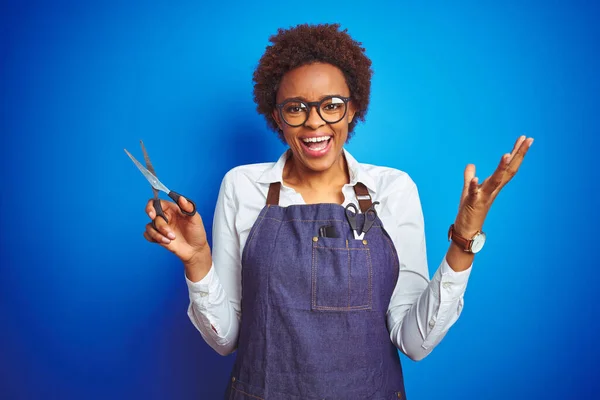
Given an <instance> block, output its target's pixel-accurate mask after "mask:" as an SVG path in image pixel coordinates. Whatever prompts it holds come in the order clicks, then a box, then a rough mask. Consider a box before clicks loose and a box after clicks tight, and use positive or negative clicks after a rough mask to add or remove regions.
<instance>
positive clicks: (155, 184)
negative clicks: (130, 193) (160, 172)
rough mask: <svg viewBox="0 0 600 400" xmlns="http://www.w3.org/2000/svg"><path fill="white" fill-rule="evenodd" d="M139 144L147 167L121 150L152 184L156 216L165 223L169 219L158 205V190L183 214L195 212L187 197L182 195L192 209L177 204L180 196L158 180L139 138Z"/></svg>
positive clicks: (194, 205) (190, 214) (193, 204)
mask: <svg viewBox="0 0 600 400" xmlns="http://www.w3.org/2000/svg"><path fill="white" fill-rule="evenodd" d="M140 144H141V145H142V152H143V153H144V161H145V162H146V167H147V168H144V166H143V165H142V164H140V162H139V161H138V160H136V159H135V157H134V156H132V155H131V153H129V152H128V151H127V149H123V150H125V153H127V155H128V156H129V158H131V161H133V163H134V164H135V165H136V166H137V167H138V168H139V170H140V171H141V172H142V174H143V175H144V176H145V177H146V179H148V182H150V185H151V186H152V192H153V193H154V199H153V200H152V206H153V207H154V211H155V212H156V217H162V218H163V219H164V220H165V222H167V223H168V222H169V220H168V219H167V216H166V215H165V213H164V212H163V209H162V206H161V205H160V199H159V198H158V191H159V190H160V191H163V192H165V193H167V195H168V196H169V197H170V198H171V199H173V201H175V204H177V206H178V207H179V210H181V212H182V213H184V214H185V215H189V216H192V215H194V214H196V204H195V203H194V202H193V201H192V200H190V199H189V198H187V197H185V196H184V197H185V198H186V200H187V201H189V202H190V203H192V206H193V207H194V209H193V210H192V211H191V212H188V211H185V210H184V209H182V208H181V206H180V205H179V198H180V197H181V195H180V194H179V193H177V192H173V191H171V190H169V189H167V187H166V186H165V185H163V184H162V183H161V181H159V180H158V178H157V177H156V172H155V171H154V167H153V166H152V163H151V162H150V157H148V152H147V151H146V147H144V142H142V141H141V140H140ZM154 221H156V218H154V220H153V221H152V226H154V229H156V225H155V224H154Z"/></svg>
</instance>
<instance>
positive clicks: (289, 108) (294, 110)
mask: <svg viewBox="0 0 600 400" xmlns="http://www.w3.org/2000/svg"><path fill="white" fill-rule="evenodd" d="M283 111H284V112H285V113H286V114H300V113H303V112H304V111H306V106H305V105H304V104H302V103H300V102H290V103H287V104H286V105H285V107H284V108H283Z"/></svg>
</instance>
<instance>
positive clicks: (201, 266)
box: [183, 246, 212, 282]
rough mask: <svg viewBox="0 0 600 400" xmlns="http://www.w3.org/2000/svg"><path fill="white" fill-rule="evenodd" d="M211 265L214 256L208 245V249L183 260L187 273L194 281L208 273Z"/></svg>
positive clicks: (199, 279)
mask: <svg viewBox="0 0 600 400" xmlns="http://www.w3.org/2000/svg"><path fill="white" fill-rule="evenodd" d="M211 266H212V257H211V254H210V249H209V248H208V246H206V249H203V250H201V251H199V252H197V253H195V254H194V255H193V256H191V257H190V258H189V259H188V260H186V261H183V267H184V268H185V275H186V276H187V278H188V279H189V280H190V281H192V282H198V281H201V280H202V279H203V278H204V277H205V276H206V275H207V274H208V272H209V271H210V268H211Z"/></svg>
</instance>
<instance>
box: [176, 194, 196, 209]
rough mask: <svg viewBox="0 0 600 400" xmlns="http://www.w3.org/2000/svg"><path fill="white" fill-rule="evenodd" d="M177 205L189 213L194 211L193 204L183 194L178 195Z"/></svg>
mask: <svg viewBox="0 0 600 400" xmlns="http://www.w3.org/2000/svg"><path fill="white" fill-rule="evenodd" d="M179 207H181V208H182V209H183V211H186V212H190V213H191V212H192V211H194V206H193V205H192V203H190V202H189V201H188V200H187V199H186V198H185V197H183V196H181V197H179Z"/></svg>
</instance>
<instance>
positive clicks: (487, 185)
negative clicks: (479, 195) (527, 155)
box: [481, 154, 510, 194]
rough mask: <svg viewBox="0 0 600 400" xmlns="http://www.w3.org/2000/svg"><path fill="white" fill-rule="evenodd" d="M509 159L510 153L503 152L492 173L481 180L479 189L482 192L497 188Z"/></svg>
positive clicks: (492, 190) (500, 183) (504, 173)
mask: <svg viewBox="0 0 600 400" xmlns="http://www.w3.org/2000/svg"><path fill="white" fill-rule="evenodd" d="M509 161H510V154H504V155H503V156H502V158H500V163H499V164H498V167H497V168H496V170H495V171H494V173H493V174H492V175H491V176H490V177H489V178H487V179H486V180H485V181H483V184H482V185H481V190H482V191H483V192H484V193H488V194H489V193H493V192H494V191H495V190H496V189H498V188H499V187H500V186H501V185H502V183H503V182H504V176H505V175H506V169H507V168H508V164H509Z"/></svg>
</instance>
